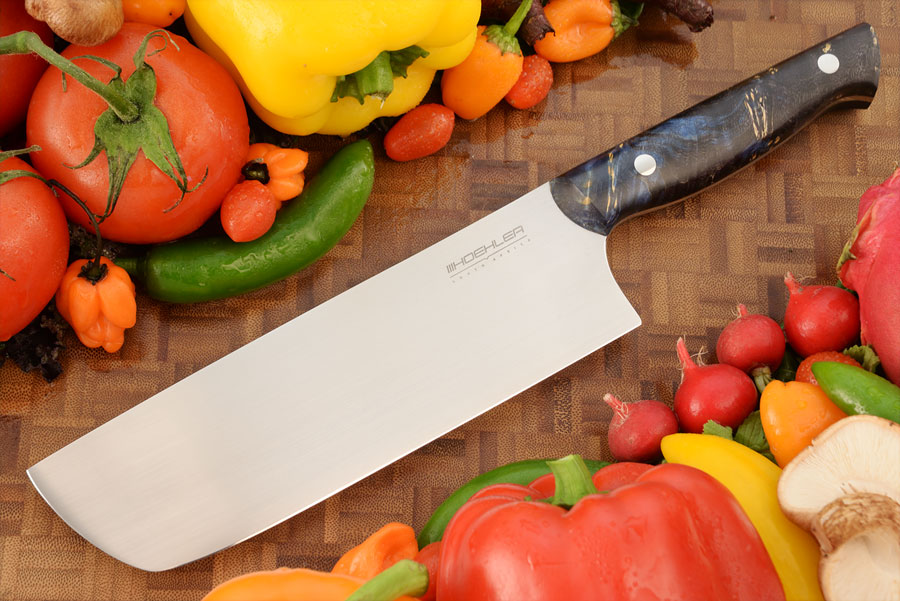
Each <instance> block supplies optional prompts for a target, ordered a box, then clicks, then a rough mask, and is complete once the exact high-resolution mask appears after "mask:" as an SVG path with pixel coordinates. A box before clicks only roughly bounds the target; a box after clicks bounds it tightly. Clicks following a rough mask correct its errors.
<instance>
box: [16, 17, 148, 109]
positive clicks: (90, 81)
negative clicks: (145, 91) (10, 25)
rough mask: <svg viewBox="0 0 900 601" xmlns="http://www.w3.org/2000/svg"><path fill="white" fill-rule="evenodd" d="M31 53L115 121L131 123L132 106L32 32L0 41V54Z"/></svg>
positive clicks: (120, 95) (18, 34) (133, 105)
mask: <svg viewBox="0 0 900 601" xmlns="http://www.w3.org/2000/svg"><path fill="white" fill-rule="evenodd" d="M32 52H34V53H35V54H37V55H38V56H40V57H41V58H42V59H44V60H45V61H47V62H48V63H50V64H51V65H53V66H54V67H56V68H57V69H59V70H60V71H62V72H63V73H65V74H67V75H69V76H71V77H73V78H74V79H76V80H77V81H78V82H79V83H81V84H82V85H84V86H85V87H86V88H88V89H89V90H91V91H93V92H94V93H95V94H97V95H98V96H100V97H101V98H103V100H105V101H106V103H107V104H109V107H110V108H111V109H112V110H113V112H114V113H115V114H116V115H117V116H118V117H119V119H121V120H122V121H124V122H125V123H130V122H132V121H135V120H136V119H137V118H138V117H139V116H140V111H139V110H138V107H137V105H136V104H135V103H133V102H131V101H130V100H128V99H127V98H126V97H125V96H123V95H122V94H120V93H119V92H117V91H116V90H114V89H112V88H111V87H110V86H108V85H106V84H104V83H103V82H101V81H100V80H99V79H97V78H96V77H94V76H92V75H90V74H89V73H88V72H87V71H85V70H84V69H82V68H81V67H79V66H78V65H76V64H75V63H73V62H72V61H70V60H69V59H67V58H64V57H62V56H60V55H59V54H57V53H56V52H54V51H53V50H52V49H51V48H49V47H48V46H47V45H46V44H44V43H43V42H42V41H41V38H39V37H38V35H37V34H36V33H34V32H33V31H20V32H18V33H14V34H12V35H8V36H4V37H2V38H0V55H2V54H30V53H32Z"/></svg>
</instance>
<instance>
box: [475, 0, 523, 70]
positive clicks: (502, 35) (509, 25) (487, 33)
mask: <svg viewBox="0 0 900 601" xmlns="http://www.w3.org/2000/svg"><path fill="white" fill-rule="evenodd" d="M531 3H532V0H522V3H521V4H520V5H519V8H517V9H516V12H515V13H513V16H512V17H510V19H509V21H507V22H506V25H502V26H501V25H489V26H488V27H486V28H485V30H484V32H482V34H481V35H483V36H484V37H485V38H487V40H488V41H489V42H490V43H491V44H493V45H494V46H496V47H497V48H499V49H500V54H509V53H512V54H518V55H520V56H521V54H522V48H521V47H520V46H519V40H517V39H516V32H517V31H519V27H521V26H522V21H524V20H525V16H526V15H527V14H528V11H529V10H530V9H531Z"/></svg>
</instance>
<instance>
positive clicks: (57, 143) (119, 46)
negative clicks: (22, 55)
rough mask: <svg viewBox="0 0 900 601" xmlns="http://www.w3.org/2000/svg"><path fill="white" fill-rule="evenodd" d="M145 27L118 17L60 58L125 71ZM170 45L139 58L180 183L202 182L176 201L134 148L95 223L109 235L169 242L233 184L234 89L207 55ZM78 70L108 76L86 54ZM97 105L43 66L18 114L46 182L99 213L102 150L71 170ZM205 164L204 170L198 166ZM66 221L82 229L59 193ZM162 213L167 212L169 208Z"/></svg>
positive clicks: (243, 142)
mask: <svg viewBox="0 0 900 601" xmlns="http://www.w3.org/2000/svg"><path fill="white" fill-rule="evenodd" d="M153 29H154V27H153V26H151V25H146V24H143V23H125V25H123V26H122V29H121V30H120V31H119V33H118V34H116V36H115V37H113V38H112V39H111V40H110V41H108V42H106V43H104V44H101V45H100V46H94V47H92V48H85V47H79V46H75V45H72V46H69V47H68V48H66V50H65V51H64V52H63V53H62V54H63V55H64V56H66V57H68V58H72V57H75V56H80V55H84V54H88V55H94V56H99V57H101V58H105V59H108V60H111V61H113V62H114V63H116V64H118V65H121V66H122V71H123V77H124V78H126V79H127V77H128V76H129V75H130V74H131V73H132V72H133V71H134V62H133V56H134V53H135V51H136V50H137V48H138V46H139V45H140V43H141V41H142V40H143V39H144V36H146V35H147V34H148V33H149V32H150V31H152V30H153ZM172 38H173V39H174V40H175V43H176V44H177V45H178V48H175V46H173V45H172V44H169V45H168V46H167V47H166V48H165V50H162V51H161V52H156V51H157V50H159V49H160V48H162V47H163V41H162V40H161V39H159V38H157V39H154V40H152V41H151V42H150V45H149V46H148V51H147V56H148V58H147V63H148V64H150V65H151V66H152V67H153V69H154V70H155V72H156V77H157V93H156V99H155V101H154V104H155V105H156V106H157V107H159V109H160V110H161V111H162V113H163V114H164V115H165V117H166V119H167V120H168V124H169V130H170V131H171V133H172V141H173V142H174V144H175V149H176V151H177V152H178V155H179V156H180V157H181V161H182V163H183V164H184V167H185V171H186V172H187V176H188V187H189V188H191V187H193V186H196V185H197V184H198V183H200V181H201V180H202V179H203V177H204V175H205V176H206V180H205V181H204V182H203V183H202V185H200V187H199V188H197V190H195V191H194V192H189V193H188V194H187V195H185V197H184V199H183V200H182V201H181V203H180V204H179V205H178V206H177V207H175V208H174V209H173V208H171V207H173V205H175V204H176V203H177V202H178V199H179V198H180V196H181V193H180V191H179V190H178V187H177V186H176V184H175V183H174V182H173V181H172V180H171V179H169V178H168V177H167V176H166V175H165V174H164V173H163V172H162V171H160V170H159V169H158V168H157V167H156V165H154V164H153V163H151V162H150V161H149V160H148V159H147V158H146V157H145V156H144V155H143V153H139V155H138V157H137V159H136V160H135V162H134V164H133V165H132V167H131V170H130V171H129V173H128V176H127V177H126V178H125V185H124V187H123V188H122V193H121V195H120V197H119V201H118V205H117V206H116V209H115V211H114V212H113V214H112V215H111V216H110V217H109V218H108V219H106V220H105V221H104V222H103V224H102V225H101V226H100V231H101V233H102V234H103V236H104V237H105V238H107V239H110V240H117V241H120V242H129V243H134V244H148V243H153V242H163V241H167V240H174V239H175V238H180V237H181V236H184V235H185V234H188V233H190V232H192V231H194V230H195V229H197V228H198V227H200V226H201V225H202V224H203V223H204V222H205V221H206V220H207V219H209V217H210V216H212V215H213V213H215V212H216V209H218V208H219V204H220V203H221V202H222V199H223V198H224V196H225V194H226V193H227V192H228V190H230V189H231V187H232V186H233V185H234V184H235V183H236V182H237V181H238V178H239V177H240V173H241V167H242V166H243V164H244V161H245V157H246V154H247V149H248V148H249V135H250V128H249V126H248V124H247V112H246V109H245V108H244V101H243V99H242V98H241V94H240V91H239V90H238V88H237V85H236V84H235V83H234V81H233V80H232V79H231V77H230V76H229V75H228V72H227V71H225V69H224V68H222V67H221V66H220V65H219V64H218V63H217V62H216V61H214V60H213V59H212V58H210V57H209V56H208V55H206V54H204V53H203V52H201V51H200V50H198V49H197V48H196V47H194V46H192V45H191V44H190V43H189V42H188V41H187V40H185V39H184V38H182V37H180V36H177V35H174V34H173V35H172ZM74 62H75V63H76V64H78V65H79V66H80V67H82V68H83V69H84V70H85V71H87V72H88V73H91V74H92V75H94V76H95V77H98V78H100V79H102V80H103V81H108V80H109V79H110V78H111V77H112V75H113V74H112V71H111V70H110V68H109V67H106V66H104V65H101V64H100V63H98V62H97V61H94V60H89V59H83V58H82V59H76V60H75V61H74ZM106 108H107V105H106V103H105V102H104V101H103V100H102V99H101V98H100V97H99V96H97V95H95V94H94V93H93V92H91V91H89V90H88V89H87V88H85V87H84V86H83V85H81V84H80V83H78V82H76V81H74V80H73V79H72V78H71V77H69V78H66V90H65V91H64V90H63V84H62V77H61V76H60V72H59V71H58V70H57V69H56V68H55V67H51V68H50V69H47V71H46V72H45V73H44V76H43V77H42V78H41V81H40V82H38V85H37V88H35V91H34V96H33V97H32V100H31V106H30V107H29V110H28V122H27V127H26V136H27V139H28V143H29V144H37V145H39V146H40V147H41V148H43V150H42V151H40V152H36V153H33V154H32V159H33V161H34V164H35V167H37V169H38V170H39V171H40V172H41V173H43V174H44V175H45V176H46V177H48V178H54V179H57V180H59V181H60V182H61V183H63V184H64V185H65V186H67V187H68V188H69V189H71V190H72V191H73V192H75V193H76V194H78V196H79V197H80V198H81V200H83V201H84V202H85V203H86V204H87V206H88V207H90V209H91V210H92V211H93V212H95V213H98V214H102V213H103V212H104V211H105V209H106V197H107V182H108V168H107V162H106V153H105V152H104V153H101V155H100V156H98V157H97V158H96V159H94V161H93V162H92V163H90V164H89V165H87V166H86V167H82V168H80V169H72V168H70V167H69V165H77V164H79V163H81V162H82V161H83V160H84V158H85V157H87V156H88V154H89V153H90V151H91V149H92V148H93V146H94V122H95V121H96V120H97V117H99V116H100V114H101V113H103V112H104V111H105V110H106ZM207 170H208V171H207ZM60 198H61V201H62V204H63V209H64V210H65V211H66V215H67V216H68V217H69V219H70V220H72V221H75V222H76V223H80V224H81V225H84V226H85V227H88V228H90V222H89V221H88V219H87V216H86V215H85V214H84V211H82V210H81V209H80V208H79V207H78V205H77V204H75V202H74V201H72V200H71V199H70V198H68V197H67V196H66V195H60ZM170 209H171V210H170Z"/></svg>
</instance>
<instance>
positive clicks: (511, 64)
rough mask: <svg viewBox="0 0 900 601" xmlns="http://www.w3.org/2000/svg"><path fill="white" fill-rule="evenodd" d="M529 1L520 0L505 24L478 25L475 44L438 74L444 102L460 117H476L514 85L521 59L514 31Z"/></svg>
mask: <svg viewBox="0 0 900 601" xmlns="http://www.w3.org/2000/svg"><path fill="white" fill-rule="evenodd" d="M538 1H539V0H538ZM531 2H532V0H523V1H522V4H520V5H519V8H518V9H517V10H516V12H515V13H514V14H513V16H512V17H511V18H510V20H509V22H507V23H506V25H502V26H501V25H490V26H488V27H484V26H479V27H478V38H477V39H476V40H475V47H474V48H472V52H470V53H469V56H467V57H466V60H464V61H463V62H461V63H460V64H458V65H456V66H455V67H452V68H450V69H447V70H446V71H444V74H443V75H442V76H441V95H442V98H443V102H444V106H446V107H447V108H450V109H452V110H453V112H454V113H456V114H457V115H459V116H460V117H462V118H463V119H477V118H478V117H481V116H482V115H484V114H486V113H487V112H488V111H489V110H491V109H492V108H494V106H496V105H497V103H499V102H500V101H501V100H503V97H504V96H506V94H507V93H509V91H510V90H511V89H512V87H513V86H514V85H516V82H517V81H518V80H519V75H521V74H522V62H523V60H524V59H523V58H522V50H521V48H520V47H519V42H518V40H516V32H517V31H518V30H519V26H521V25H522V21H523V20H524V19H525V16H526V15H527V14H528V10H529V9H530V8H531Z"/></svg>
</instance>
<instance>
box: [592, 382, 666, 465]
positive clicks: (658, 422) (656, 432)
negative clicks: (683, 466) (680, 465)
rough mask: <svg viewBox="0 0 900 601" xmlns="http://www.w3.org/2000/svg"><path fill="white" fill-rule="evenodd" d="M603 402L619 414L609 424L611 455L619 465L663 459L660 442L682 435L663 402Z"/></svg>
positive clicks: (609, 397) (613, 399)
mask: <svg viewBox="0 0 900 601" xmlns="http://www.w3.org/2000/svg"><path fill="white" fill-rule="evenodd" d="M603 400H604V401H605V402H606V404H607V405H609V406H610V407H612V410H613V411H614V412H615V415H614V416H613V419H612V421H611V422H610V424H609V433H608V436H609V451H610V452H611V453H612V456H613V457H615V458H616V459H617V460H618V461H652V460H654V459H657V458H658V457H659V456H660V450H659V441H661V440H662V439H663V437H664V436H667V435H669V434H675V433H676V432H678V421H677V420H676V419H675V414H674V413H672V410H671V409H669V407H668V405H666V404H665V403H661V402H659V401H637V402H635V403H623V402H622V401H620V400H619V399H617V398H616V397H614V396H613V395H611V394H607V395H604V397H603Z"/></svg>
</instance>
